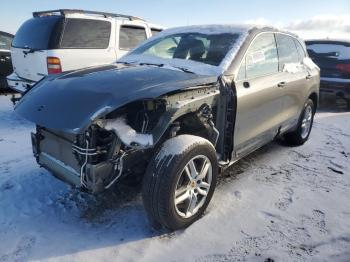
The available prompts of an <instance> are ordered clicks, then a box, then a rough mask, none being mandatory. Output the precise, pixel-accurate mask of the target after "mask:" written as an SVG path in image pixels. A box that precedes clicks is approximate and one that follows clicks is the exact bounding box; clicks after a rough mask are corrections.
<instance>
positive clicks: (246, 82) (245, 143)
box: [234, 33, 285, 158]
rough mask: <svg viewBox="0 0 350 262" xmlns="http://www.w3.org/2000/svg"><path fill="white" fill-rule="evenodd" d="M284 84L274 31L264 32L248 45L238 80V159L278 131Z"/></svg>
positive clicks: (236, 125) (236, 129)
mask: <svg viewBox="0 0 350 262" xmlns="http://www.w3.org/2000/svg"><path fill="white" fill-rule="evenodd" d="M284 83H285V81H284V79H283V75H282V74H281V73H280V72H279V70H278V54H277V48H276V41H275V37H274V34H273V33H262V34H260V35H258V36H257V37H256V38H255V39H254V40H253V42H252V44H251V45H250V47H249V48H248V50H247V52H246V55H245V57H244V60H243V62H242V64H241V67H240V70H239V73H238V76H237V79H236V81H235V84H236V90H237V112H236V124H235V132H234V144H235V146H234V148H235V156H234V157H236V158H239V157H241V156H242V155H245V154H247V153H249V152H251V151H253V150H255V149H256V148H258V147H260V146H261V145H262V144H264V143H266V142H268V141H270V140H272V139H273V137H274V136H275V135H276V134H277V132H278V129H279V127H280V125H281V118H280V112H281V111H282V106H283V97H282V86H283V85H284Z"/></svg>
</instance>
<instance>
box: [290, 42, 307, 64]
mask: <svg viewBox="0 0 350 262" xmlns="http://www.w3.org/2000/svg"><path fill="white" fill-rule="evenodd" d="M293 40H294V43H295V46H296V48H297V51H298V55H299V61H300V62H301V61H303V59H304V57H305V56H306V54H305V50H304V48H303V47H302V46H301V44H300V42H299V41H298V40H296V39H293Z"/></svg>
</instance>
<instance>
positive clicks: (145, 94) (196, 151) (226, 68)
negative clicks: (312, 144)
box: [15, 25, 319, 229]
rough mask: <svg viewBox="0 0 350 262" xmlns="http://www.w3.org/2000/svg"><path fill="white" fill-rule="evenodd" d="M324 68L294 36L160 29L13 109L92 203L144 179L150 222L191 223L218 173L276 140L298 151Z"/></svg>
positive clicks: (47, 157) (37, 147)
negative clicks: (121, 184) (95, 196)
mask: <svg viewBox="0 0 350 262" xmlns="http://www.w3.org/2000/svg"><path fill="white" fill-rule="evenodd" d="M318 88H319V68H318V67H317V66H316V65H315V64H314V63H313V62H312V61H311V59H309V58H308V56H307V53H306V49H305V44H304V43H303V41H302V40H301V39H299V38H298V37H296V36H295V35H293V34H290V33H286V32H278V31H277V30H276V29H272V28H252V27H247V26H228V25H226V26H219V25H218V26H193V27H183V28H176V29H169V30H165V31H163V32H161V33H159V34H157V35H156V36H155V37H153V38H151V39H149V40H147V41H146V42H144V43H143V44H141V45H140V46H139V47H137V48H136V49H135V50H133V51H132V52H131V53H129V54H128V55H126V56H125V57H123V58H122V59H121V60H119V61H118V62H117V63H116V64H112V65H106V66H100V67H92V68H87V69H85V70H78V71H73V72H67V73H62V74H60V75H56V76H49V77H47V78H45V79H44V80H42V81H40V82H39V83H37V84H36V85H35V86H34V87H33V89H31V90H30V91H29V92H28V93H27V94H25V95H24V97H23V98H22V99H21V100H20V102H19V103H18V104H17V106H16V108H15V110H16V111H17V112H18V113H19V114H20V115H22V116H23V117H25V118H27V119H29V120H30V121H32V122H34V123H36V124H37V129H36V132H35V133H33V134H32V143H33V152H34V155H35V157H36V159H37V162H38V163H39V164H40V165H41V166H43V167H45V168H47V169H48V170H50V171H51V172H52V173H53V174H54V175H55V176H57V177H59V178H60V179H63V180H65V181H67V182H69V183H71V184H73V185H76V186H78V187H81V188H83V189H86V190H88V191H90V192H93V193H97V192H101V191H103V190H106V189H108V188H110V187H111V185H113V184H114V183H115V182H116V181H117V180H118V179H119V178H121V177H122V176H136V175H137V174H140V175H143V174H144V178H143V191H142V194H143V201H144V205H145V208H146V210H147V213H148V215H149V218H150V220H151V221H152V222H153V223H154V224H160V225H163V226H165V227H167V228H170V229H178V228H183V227H186V226H188V225H190V224H191V223H193V222H194V221H195V220H196V219H198V218H199V217H200V216H201V215H202V214H203V212H204V210H205V209H206V207H207V205H208V204H209V201H210V199H211V197H212V195H213V192H214V188H215V185H216V177H217V175H218V172H219V168H220V170H221V169H224V168H226V167H228V166H229V165H230V164H233V163H234V162H236V161H237V160H238V159H240V158H242V157H244V156H245V155H247V154H249V153H250V152H252V151H254V150H256V149H257V148H259V147H261V146H262V145H264V144H266V143H268V142H270V141H272V140H273V139H274V138H276V137H282V136H283V137H284V139H285V140H286V141H287V142H288V143H290V144H293V145H302V144H303V143H304V142H305V141H306V140H307V139H308V137H309V135H310V132H311V127H312V122H313V116H314V113H315V110H316V107H317V102H318Z"/></svg>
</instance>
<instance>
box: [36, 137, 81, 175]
mask: <svg viewBox="0 0 350 262" xmlns="http://www.w3.org/2000/svg"><path fill="white" fill-rule="evenodd" d="M41 135H42V137H43V139H42V140H41V141H40V152H42V153H45V154H47V155H49V156H51V157H53V158H55V159H57V160H59V161H60V162H62V163H63V164H64V165H66V166H69V167H71V168H72V169H73V170H75V171H76V172H77V173H78V174H80V165H79V163H78V161H77V159H76V157H75V155H74V153H73V150H72V144H73V141H74V139H75V136H74V135H71V134H66V133H62V132H60V133H57V134H55V133H53V132H52V131H48V130H41Z"/></svg>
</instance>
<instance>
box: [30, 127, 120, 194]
mask: <svg viewBox="0 0 350 262" xmlns="http://www.w3.org/2000/svg"><path fill="white" fill-rule="evenodd" d="M32 144H33V153H34V155H35V157H36V160H37V162H38V164H39V165H40V166H43V167H45V168H46V169H48V170H49V171H51V172H52V173H53V174H54V175H55V176H56V177H58V178H60V179H62V180H64V181H66V182H68V183H70V184H72V185H75V186H77V187H82V188H84V189H87V190H89V191H91V192H93V193H98V192H100V191H102V190H104V189H105V188H108V186H109V184H111V183H112V182H113V179H114V178H115V177H116V174H119V173H121V170H122V164H123V156H124V152H123V151H122V150H121V142H120V140H119V139H118V138H117V136H116V135H115V134H114V133H113V132H111V131H107V130H104V129H102V128H100V127H99V126H97V125H92V126H91V127H90V128H89V129H88V130H86V131H85V133H84V134H79V135H74V134H69V133H64V132H59V131H53V130H50V129H46V128H43V127H37V130H36V133H35V134H34V133H32Z"/></svg>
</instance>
